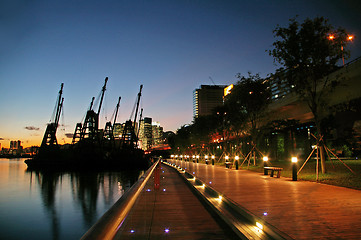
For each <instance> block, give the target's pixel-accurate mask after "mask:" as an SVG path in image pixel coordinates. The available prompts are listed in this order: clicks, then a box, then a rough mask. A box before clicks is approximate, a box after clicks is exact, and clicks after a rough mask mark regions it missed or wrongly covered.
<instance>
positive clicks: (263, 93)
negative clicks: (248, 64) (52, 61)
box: [225, 73, 270, 141]
mask: <svg viewBox="0 0 361 240" xmlns="http://www.w3.org/2000/svg"><path fill="white" fill-rule="evenodd" d="M237 78H238V79H239V80H238V82H237V83H236V84H235V86H234V88H233V89H232V92H231V94H229V95H228V96H227V97H226V102H225V103H226V105H228V106H232V109H233V114H232V115H234V114H237V115H238V117H239V119H238V120H239V121H240V122H242V121H243V122H249V123H250V131H249V132H250V134H251V135H252V138H253V140H254V141H255V140H256V139H257V135H258V130H257V129H258V128H259V127H260V125H261V122H262V119H263V116H264V114H265V109H266V107H267V105H268V103H269V100H270V93H269V91H268V89H267V82H266V81H264V80H263V79H262V78H260V76H259V74H256V75H252V74H251V73H248V76H247V77H245V76H242V75H241V74H237Z"/></svg>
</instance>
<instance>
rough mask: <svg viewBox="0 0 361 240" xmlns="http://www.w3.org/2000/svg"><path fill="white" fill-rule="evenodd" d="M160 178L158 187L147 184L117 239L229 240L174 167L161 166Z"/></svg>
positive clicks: (227, 235)
mask: <svg viewBox="0 0 361 240" xmlns="http://www.w3.org/2000/svg"><path fill="white" fill-rule="evenodd" d="M160 177H161V181H160V188H159V190H155V189H154V180H153V179H150V181H149V182H148V183H147V185H146V187H145V189H144V190H143V192H142V193H141V195H140V197H139V199H138V200H137V202H136V204H135V206H134V207H133V209H132V211H131V213H130V214H129V216H128V217H127V219H126V220H125V222H124V223H123V224H122V226H121V228H120V229H119V231H118V234H117V235H116V239H231V237H232V235H229V234H227V233H226V232H225V231H226V230H224V229H223V228H222V227H221V226H220V225H219V224H218V223H217V222H216V220H215V219H214V218H213V217H212V216H211V215H210V213H209V212H208V211H207V210H206V209H205V208H204V206H203V205H202V204H201V203H200V202H199V200H198V199H197V198H196V197H195V196H194V194H193V193H192V192H191V190H190V189H189V187H188V186H187V185H186V184H185V183H184V181H183V179H181V177H180V176H179V175H178V173H176V172H175V170H173V169H172V168H170V167H167V166H162V169H161V174H160ZM166 229H169V232H168V233H167V232H166ZM131 230H133V231H134V232H131Z"/></svg>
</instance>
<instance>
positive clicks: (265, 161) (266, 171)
mask: <svg viewBox="0 0 361 240" xmlns="http://www.w3.org/2000/svg"><path fill="white" fill-rule="evenodd" d="M265 167H268V157H267V156H264V157H263V174H264V175H267V174H268V170H266V169H265Z"/></svg>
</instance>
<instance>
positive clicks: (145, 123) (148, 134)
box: [139, 117, 153, 150]
mask: <svg viewBox="0 0 361 240" xmlns="http://www.w3.org/2000/svg"><path fill="white" fill-rule="evenodd" d="M152 133H153V130H152V118H149V117H145V118H143V119H142V120H141V121H140V130H139V142H140V147H141V149H143V150H146V149H149V148H151V147H152V142H153V134H152Z"/></svg>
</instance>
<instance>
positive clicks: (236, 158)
mask: <svg viewBox="0 0 361 240" xmlns="http://www.w3.org/2000/svg"><path fill="white" fill-rule="evenodd" d="M234 159H235V160H236V161H235V162H234V165H235V167H236V170H238V161H239V156H235V157H234Z"/></svg>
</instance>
